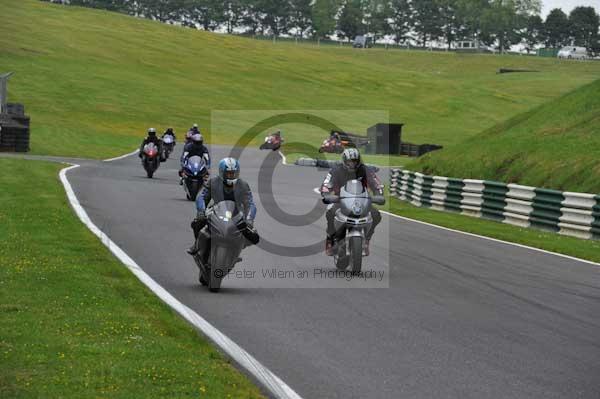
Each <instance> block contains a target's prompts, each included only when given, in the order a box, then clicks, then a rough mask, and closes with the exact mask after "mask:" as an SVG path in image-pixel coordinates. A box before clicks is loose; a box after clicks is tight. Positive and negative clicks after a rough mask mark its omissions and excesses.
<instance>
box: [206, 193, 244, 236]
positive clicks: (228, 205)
mask: <svg viewBox="0 0 600 399" xmlns="http://www.w3.org/2000/svg"><path fill="white" fill-rule="evenodd" d="M242 219H243V217H242V215H241V214H240V213H239V211H238V209H237V207H236V205H235V202H233V201H221V202H219V203H217V204H215V205H214V206H213V208H212V214H211V216H210V224H211V229H213V232H212V233H213V234H214V233H217V234H218V235H220V236H222V237H226V236H231V235H237V233H238V232H239V230H238V229H237V224H238V223H240V222H241V221H242ZM215 229H216V231H214V230H215Z"/></svg>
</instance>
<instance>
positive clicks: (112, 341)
mask: <svg viewBox="0 0 600 399" xmlns="http://www.w3.org/2000/svg"><path fill="white" fill-rule="evenodd" d="M60 167H61V166H59V165H57V164H50V163H42V162H33V161H23V160H7V159H0V170H1V171H2V172H1V173H0V187H2V191H3V192H2V195H1V196H0V265H1V266H0V298H1V300H0V316H1V318H0V320H1V322H0V397H2V398H58V397H62V398H82V397H110V398H159V397H164V398H184V397H186V398H187V397H189V398H192V397H193V398H198V397H202V398H204V397H211V398H219V399H220V398H240V397H244V398H259V397H262V396H261V394H260V393H259V392H258V390H257V389H256V388H255V387H254V386H253V385H252V384H251V383H250V381H249V380H248V379H247V378H246V377H245V376H243V375H241V374H240V373H239V372H238V371H237V370H235V369H234V368H233V367H232V366H231V365H230V364H229V363H228V362H227V361H226V360H225V359H224V358H223V357H222V356H221V355H220V354H219V353H218V352H217V351H216V350H215V349H214V348H213V347H212V345H210V344H209V343H208V342H207V341H206V340H204V339H202V338H200V337H198V334H197V333H196V332H195V331H194V330H193V329H192V328H191V327H190V326H189V325H188V324H187V323H185V322H184V321H183V320H181V319H180V318H179V317H177V316H176V315H175V314H174V313H172V312H171V311H170V310H169V309H168V308H167V306H166V305H164V304H163V303H162V302H160V301H159V300H158V299H157V298H156V297H154V295H153V294H151V293H150V292H149V291H148V290H146V289H145V288H144V287H143V286H142V284H141V283H140V282H138V280H137V279H136V278H135V277H133V275H131V274H130V273H129V271H127V269H126V268H125V267H124V266H122V265H121V264H120V263H118V262H117V261H116V260H115V259H114V258H113V257H112V255H111V254H110V253H109V252H108V250H107V249H106V248H105V247H104V246H102V245H101V244H100V242H99V241H98V239H97V238H96V237H95V236H94V235H92V233H91V232H89V231H88V230H87V229H86V228H85V227H84V226H83V224H81V223H80V222H79V220H78V219H77V218H76V217H75V216H74V214H73V212H72V210H71V209H70V207H69V205H68V202H67V200H66V196H65V193H64V191H63V188H62V185H61V184H60V183H59V181H58V178H57V173H58V170H59V169H60Z"/></svg>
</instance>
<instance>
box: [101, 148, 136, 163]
mask: <svg viewBox="0 0 600 399" xmlns="http://www.w3.org/2000/svg"><path fill="white" fill-rule="evenodd" d="M138 151H139V148H138V149H136V150H135V151H131V152H129V153H127V154H125V155H121V156H118V157H114V158H109V159H103V160H102V162H112V161H118V160H119V159H123V158H127V157H130V156H132V155H133V154H137V153H138Z"/></svg>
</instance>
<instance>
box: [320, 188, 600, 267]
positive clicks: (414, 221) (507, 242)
mask: <svg viewBox="0 0 600 399" xmlns="http://www.w3.org/2000/svg"><path fill="white" fill-rule="evenodd" d="M313 191H314V192H315V193H316V194H321V192H320V191H319V189H318V188H314V189H313ZM379 212H381V213H383V214H385V215H388V216H392V217H395V218H397V219H401V220H406V221H409V222H413V223H418V224H422V225H425V226H429V227H435V228H437V229H441V230H446V231H451V232H453V233H458V234H463V235H467V236H470V237H476V238H481V239H484V240H488V241H493V242H498V243H501V244H506V245H512V246H514V247H519V248H524V249H529V250H532V251H536V252H541V253H544V254H547V255H554V256H558V257H560V258H565V259H569V260H573V261H577V262H582V263H587V264H589V265H593V266H599V267H600V263H597V262H594V261H591V260H587V259H581V258H577V257H575V256H570V255H565V254H561V253H558V252H552V251H547V250H545V249H541V248H536V247H530V246H528V245H524V244H518V243H516V242H510V241H504V240H500V239H498V238H492V237H486V236H482V235H479V234H475V233H469V232H466V231H461V230H456V229H451V228H449V227H444V226H439V225H437V224H433V223H427V222H423V221H421V220H417V219H411V218H407V217H406V216H400V215H396V214H395V213H391V212H387V211H382V210H379Z"/></svg>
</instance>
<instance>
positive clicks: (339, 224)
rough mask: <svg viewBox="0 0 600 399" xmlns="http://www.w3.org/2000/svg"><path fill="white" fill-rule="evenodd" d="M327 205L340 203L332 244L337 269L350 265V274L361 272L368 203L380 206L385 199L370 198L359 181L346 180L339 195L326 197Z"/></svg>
mask: <svg viewBox="0 0 600 399" xmlns="http://www.w3.org/2000/svg"><path fill="white" fill-rule="evenodd" d="M328 202H329V203H339V205H340V206H339V208H338V209H337V210H336V212H335V219H334V226H335V231H336V235H335V243H334V248H333V253H334V255H333V260H334V262H335V266H336V267H337V268H338V269H339V270H346V269H347V268H348V266H351V269H352V272H353V273H357V274H358V273H360V271H361V269H362V258H363V256H364V253H363V246H364V245H365V240H366V238H365V237H366V233H367V232H368V231H369V229H370V228H371V224H372V223H373V218H372V217H371V204H376V205H383V204H385V198H384V197H383V196H380V195H376V196H373V197H371V196H369V193H368V192H367V190H366V189H365V188H364V187H363V184H362V183H361V182H360V181H359V180H349V181H348V182H347V183H346V185H345V186H344V187H342V188H341V190H340V195H339V196H329V197H328Z"/></svg>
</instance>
